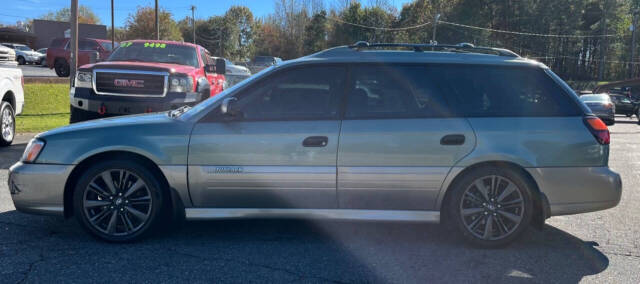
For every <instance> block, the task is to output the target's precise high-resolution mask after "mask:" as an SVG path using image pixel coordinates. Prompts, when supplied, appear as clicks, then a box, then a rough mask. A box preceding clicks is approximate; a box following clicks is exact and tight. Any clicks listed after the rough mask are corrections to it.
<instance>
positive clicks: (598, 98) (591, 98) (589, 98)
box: [580, 95, 610, 102]
mask: <svg viewBox="0 0 640 284" xmlns="http://www.w3.org/2000/svg"><path fill="white" fill-rule="evenodd" d="M580 100H581V101H583V102H608V101H609V100H610V99H609V96H607V95H583V96H581V97H580Z"/></svg>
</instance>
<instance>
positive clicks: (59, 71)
mask: <svg viewBox="0 0 640 284" xmlns="http://www.w3.org/2000/svg"><path fill="white" fill-rule="evenodd" d="M53 69H55V70H56V75H58V77H69V72H70V70H69V63H67V61H66V60H64V59H58V60H56V62H55V63H54V64H53Z"/></svg>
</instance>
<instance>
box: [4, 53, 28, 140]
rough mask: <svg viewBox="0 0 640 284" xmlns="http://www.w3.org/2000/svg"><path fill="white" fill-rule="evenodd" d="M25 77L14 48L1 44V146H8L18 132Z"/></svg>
mask: <svg viewBox="0 0 640 284" xmlns="http://www.w3.org/2000/svg"><path fill="white" fill-rule="evenodd" d="M23 87H24V78H23V77H22V70H20V68H18V65H17V63H16V53H15V51H14V50H13V49H11V48H7V47H4V46H0V146H8V145H11V143H12V142H13V138H14V137H15V134H16V115H18V114H20V113H22V107H23V106H24V91H23Z"/></svg>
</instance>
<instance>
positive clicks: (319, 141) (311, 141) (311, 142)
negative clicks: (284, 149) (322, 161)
mask: <svg viewBox="0 0 640 284" xmlns="http://www.w3.org/2000/svg"><path fill="white" fill-rule="evenodd" d="M327 144H329V137H327V136H310V137H307V138H305V139H304V141H302V146H304V147H324V146H327Z"/></svg>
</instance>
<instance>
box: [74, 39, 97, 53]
mask: <svg viewBox="0 0 640 284" xmlns="http://www.w3.org/2000/svg"><path fill="white" fill-rule="evenodd" d="M78 49H80V50H91V51H93V50H97V49H98V44H97V43H95V42H93V41H90V40H80V41H79V42H78Z"/></svg>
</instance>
